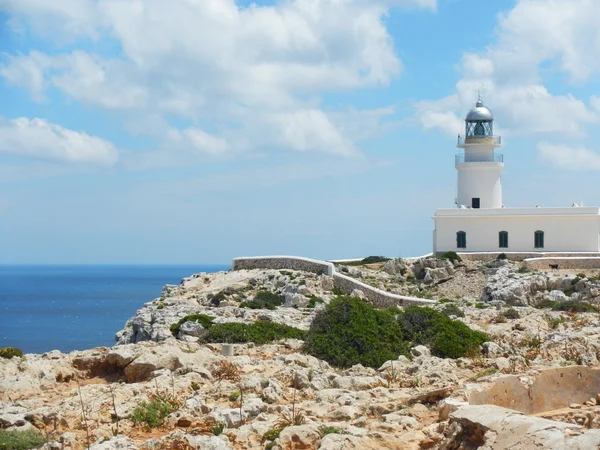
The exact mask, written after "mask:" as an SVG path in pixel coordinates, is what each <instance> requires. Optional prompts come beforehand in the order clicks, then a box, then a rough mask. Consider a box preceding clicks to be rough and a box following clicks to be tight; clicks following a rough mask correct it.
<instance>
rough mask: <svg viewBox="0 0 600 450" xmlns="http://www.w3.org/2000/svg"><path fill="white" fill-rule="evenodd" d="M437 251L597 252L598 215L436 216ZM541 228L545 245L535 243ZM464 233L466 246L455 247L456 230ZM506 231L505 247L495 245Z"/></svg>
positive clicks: (435, 242)
mask: <svg viewBox="0 0 600 450" xmlns="http://www.w3.org/2000/svg"><path fill="white" fill-rule="evenodd" d="M435 222H436V225H435V227H436V228H435V237H434V245H435V251H436V252H437V253H442V252H446V251H450V250H453V251H456V252H498V253H502V252H505V253H508V252H536V253H537V252H597V251H598V250H599V247H598V239H599V233H600V216H597V215H587V214H586V215H583V214H582V215H573V214H570V215H556V216H549V215H539V216H529V215H528V216H505V217H503V216H497V215H489V216H483V215H480V216H472V215H465V216H464V217H461V216H459V215H457V216H446V217H444V216H436V217H435ZM536 230H541V231H543V232H544V248H543V249H539V248H535V246H534V232H535V231H536ZM458 231H464V232H466V234H467V247H466V248H464V249H459V248H457V247H456V233H457V232H458ZM500 231H507V232H508V248H500V247H499V246H498V244H499V241H498V233H499V232H500Z"/></svg>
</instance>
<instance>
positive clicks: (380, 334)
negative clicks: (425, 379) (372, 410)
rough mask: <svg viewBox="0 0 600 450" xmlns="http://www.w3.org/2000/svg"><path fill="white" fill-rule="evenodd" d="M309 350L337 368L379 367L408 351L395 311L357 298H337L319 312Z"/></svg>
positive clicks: (312, 329)
mask: <svg viewBox="0 0 600 450" xmlns="http://www.w3.org/2000/svg"><path fill="white" fill-rule="evenodd" d="M306 350H307V351H308V352H309V353H310V354H312V355H313V356H315V357H317V358H319V359H324V360H325V361H327V362H329V363H330V364H333V365H335V366H338V367H351V366H353V365H355V364H362V365H363V366H368V367H375V368H378V367H380V366H381V365H382V364H383V363H384V362H386V361H388V360H390V359H396V358H398V356H399V355H407V356H408V354H409V347H408V345H407V343H406V342H405V341H404V339H403V335H402V330H401V328H400V327H399V326H398V323H397V321H396V318H395V314H394V312H392V311H391V310H379V309H376V308H375V307H374V306H372V305H370V304H368V303H365V302H363V301H362V300H360V299H358V298H349V297H343V296H342V297H338V298H336V299H334V300H332V301H331V303H329V304H328V305H327V306H326V307H325V308H324V309H323V310H321V311H319V312H318V313H317V315H316V317H315V319H314V320H313V323H312V325H311V328H310V330H309V332H308V336H307V341H306Z"/></svg>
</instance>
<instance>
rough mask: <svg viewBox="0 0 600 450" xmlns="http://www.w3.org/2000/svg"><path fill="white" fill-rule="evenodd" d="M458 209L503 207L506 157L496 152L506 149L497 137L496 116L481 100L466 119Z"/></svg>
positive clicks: (459, 161) (461, 142)
mask: <svg viewBox="0 0 600 450" xmlns="http://www.w3.org/2000/svg"><path fill="white" fill-rule="evenodd" d="M457 147H458V148H459V149H461V151H459V154H457V155H456V164H455V165H456V170H457V171H458V182H457V197H456V206H457V207H459V208H475V209H478V208H501V207H502V169H503V168H504V158H503V155H502V154H498V153H496V149H497V148H500V147H502V140H501V137H500V136H494V115H493V114H492V112H491V111H490V110H489V109H488V108H486V107H485V106H484V105H483V101H482V100H481V97H479V99H478V100H477V104H476V105H475V108H473V109H472V110H471V111H469V113H468V114H467V117H466V119H465V136H464V138H463V137H461V136H460V135H459V136H458V145H457Z"/></svg>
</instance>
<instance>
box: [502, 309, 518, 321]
mask: <svg viewBox="0 0 600 450" xmlns="http://www.w3.org/2000/svg"><path fill="white" fill-rule="evenodd" d="M502 315H503V316H504V317H506V318H507V319H511V320H513V319H518V318H519V317H521V315H520V314H519V311H517V310H516V309H515V308H508V309H507V310H505V311H503V312H502Z"/></svg>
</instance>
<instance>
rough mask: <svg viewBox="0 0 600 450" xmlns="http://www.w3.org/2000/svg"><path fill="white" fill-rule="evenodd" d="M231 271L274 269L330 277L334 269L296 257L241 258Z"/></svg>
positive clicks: (316, 261)
mask: <svg viewBox="0 0 600 450" xmlns="http://www.w3.org/2000/svg"><path fill="white" fill-rule="evenodd" d="M232 268H233V270H243V269H245V270H253V269H275V270H282V269H287V270H301V271H303V272H310V273H316V274H317V275H321V274H324V275H329V276H332V275H333V273H334V271H335V269H334V268H333V264H331V263H328V262H325V261H319V260H317V259H310V258H300V257H296V256H259V257H243V258H235V259H234V260H233V267H232Z"/></svg>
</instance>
